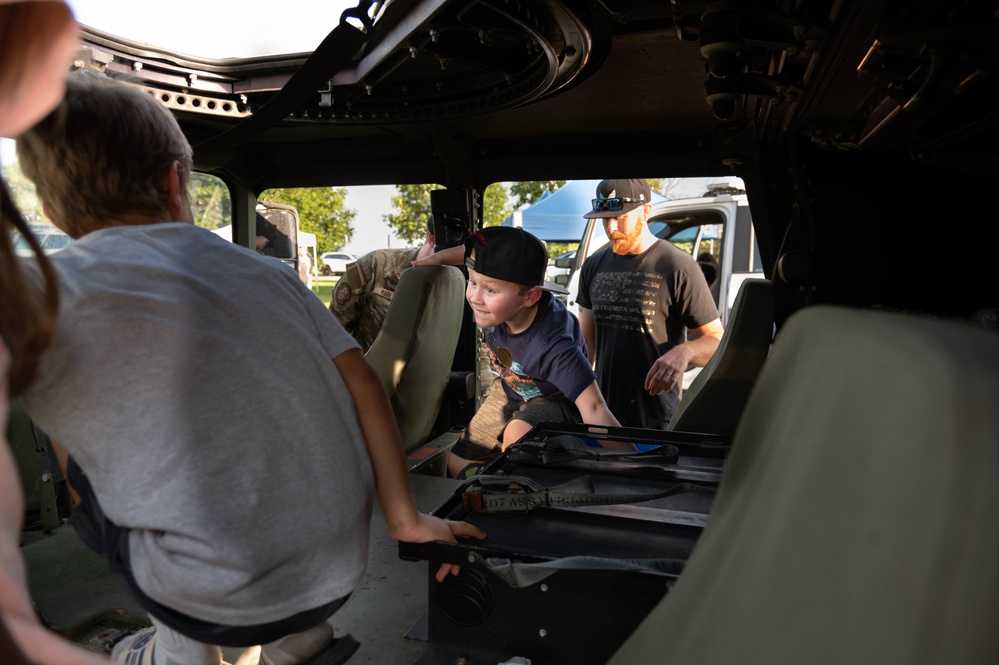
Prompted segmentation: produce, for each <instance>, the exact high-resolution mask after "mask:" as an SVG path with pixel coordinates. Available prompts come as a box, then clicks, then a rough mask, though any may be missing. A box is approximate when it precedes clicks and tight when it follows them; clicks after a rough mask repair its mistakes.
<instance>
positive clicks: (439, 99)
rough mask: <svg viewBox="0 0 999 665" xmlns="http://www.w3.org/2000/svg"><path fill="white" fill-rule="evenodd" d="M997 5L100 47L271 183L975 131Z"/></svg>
mask: <svg viewBox="0 0 999 665" xmlns="http://www.w3.org/2000/svg"><path fill="white" fill-rule="evenodd" d="M362 4H367V3H362ZM978 4H979V5H980V6H979V7H977V8H976V7H975V6H974V3H965V2H960V3H958V2H921V3H912V2H906V3H898V2H889V1H886V0H878V1H875V2H863V3H852V2H830V1H828V0H819V1H808V0H800V1H799V2H758V3H750V2H688V1H682V0H674V1H673V2H666V1H662V0H659V1H653V0H596V2H593V3H588V2H582V1H580V0H478V1H475V2H468V1H466V0H462V1H461V2H458V1H449V0H396V1H394V2H391V3H389V4H388V5H387V6H385V7H384V8H382V11H381V14H380V15H379V16H378V20H377V21H375V22H374V25H370V20H369V19H367V18H366V17H367V14H366V13H365V12H364V11H363V10H361V9H354V10H348V12H346V13H345V17H346V15H347V14H350V15H351V16H352V18H351V20H349V21H348V20H344V21H342V23H343V25H342V27H340V28H339V29H337V30H334V28H337V26H330V30H331V31H332V32H331V34H330V37H328V38H327V40H326V41H325V42H324V43H323V44H322V45H321V46H320V47H319V48H318V49H317V50H316V52H315V53H313V54H311V55H310V54H298V55H297V56H294V55H293V56H274V57H262V58H250V59H230V60H200V59H194V58H191V57H186V56H179V55H172V54H170V53H169V52H166V51H162V50H158V49H155V48H151V47H149V46H146V45H143V44H138V43H128V42H125V41H123V40H121V39H117V38H114V37H112V36H110V35H107V34H104V33H100V32H98V31H96V30H89V29H88V30H87V31H86V42H87V44H88V45H89V46H90V47H91V49H92V50H91V52H90V54H89V56H90V57H89V58H86V59H85V60H86V61H87V62H86V65H87V66H90V67H96V68H100V69H102V70H104V71H107V72H108V73H109V74H111V75H114V76H123V77H124V76H128V77H132V78H133V79H136V80H137V82H139V83H141V84H143V85H145V86H147V87H148V88H149V89H150V90H153V91H155V92H156V94H157V95H158V96H159V97H160V98H161V99H163V100H164V103H165V104H167V105H168V106H169V107H170V108H171V109H172V110H174V111H175V112H176V115H177V117H178V118H179V119H180V121H181V123H182V126H183V128H184V130H185V132H187V134H188V136H189V138H190V140H191V142H192V144H193V145H194V146H195V148H196V150H195V159H196V161H197V163H198V166H199V167H200V168H207V169H210V170H220V171H223V172H226V173H228V174H229V175H230V176H231V177H234V178H236V179H238V180H239V181H240V182H242V183H244V184H246V185H248V186H251V187H255V188H259V189H263V188H266V187H273V186H282V185H300V186H304V185H320V184H336V185H360V184H398V183H406V182H426V181H428V180H430V181H435V182H439V183H442V184H448V185H456V184H458V185H461V184H481V183H488V182H492V181H499V180H507V181H509V180H532V179H549V178H600V177H603V176H604V175H605V174H606V173H607V172H608V171H611V170H614V171H618V170H625V169H627V170H628V171H629V172H636V173H645V174H649V177H651V175H653V174H666V175H669V176H679V175H728V174H730V173H731V170H730V166H731V165H732V164H738V163H739V162H740V160H741V159H743V158H744V156H740V155H739V154H735V155H732V156H730V157H728V163H727V164H726V163H723V159H725V155H724V153H725V150H724V149H722V148H720V146H722V145H723V144H726V143H727V144H731V145H732V146H733V147H732V149H733V150H734V151H735V152H736V153H739V152H740V151H742V150H744V149H746V148H747V146H746V145H742V146H740V145H739V144H740V143H744V140H743V139H740V136H742V135H743V134H746V133H752V135H753V137H754V140H755V137H756V136H759V137H760V138H761V139H762V140H763V141H764V142H777V141H780V140H781V139H782V138H783V137H784V136H786V135H787V134H789V133H790V134H799V135H804V136H808V137H809V138H810V139H811V140H812V141H814V142H817V143H821V144H823V145H826V146H828V147H829V148H831V149H836V150H849V149H853V148H856V147H857V146H858V145H869V146H871V147H877V148H879V149H884V148H891V147H895V146H904V148H905V149H907V150H910V151H912V150H925V151H927V152H929V151H931V150H941V149H943V148H945V147H946V148H948V149H951V150H952V149H953V147H954V145H953V144H954V143H955V142H960V143H961V145H962V146H965V147H967V146H972V145H975V144H976V140H975V139H976V132H980V131H982V125H983V123H988V124H993V123H994V122H995V115H994V113H989V114H981V113H979V112H977V111H974V112H972V113H971V114H970V115H969V116H968V117H967V118H965V119H964V122H962V124H961V132H962V133H960V134H940V133H937V132H936V131H935V130H934V118H935V117H936V116H938V115H940V114H942V113H944V112H946V113H951V114H953V113H956V114H962V113H967V110H966V109H969V108H971V106H972V105H971V103H970V100H971V99H976V98H978V97H981V96H983V95H985V96H987V95H988V93H989V92H991V91H992V90H993V88H994V87H995V81H994V80H991V81H989V80H987V79H988V76H987V75H985V74H987V70H988V68H990V67H991V66H993V65H994V64H995V56H996V48H997V45H996V40H995V39H994V37H995V35H996V32H995V28H994V23H995V19H994V17H993V16H992V10H993V9H994V4H993V3H978ZM362 17H363V18H362ZM364 22H367V23H368V25H366V26H365V29H364V30H360V29H358V28H356V27H352V25H353V24H360V25H363V23H364ZM969 24H970V25H977V26H978V28H977V29H976V30H975V32H973V33H972V32H969V30H968V25H969ZM955 26H958V27H960V29H961V32H960V33H958V32H957V27H955ZM957 34H960V35H961V41H960V42H958V40H957V37H956V35H957ZM969 36H970V38H969ZM874 45H877V48H873V49H872V46H874ZM931 49H936V50H935V51H932V50H931ZM869 51H870V52H869ZM928 51H929V52H928ZM705 54H707V56H708V57H705ZM306 56H309V57H306ZM865 56H866V58H865ZM709 63H710V64H709ZM861 63H864V64H863V65H861ZM858 66H859V71H858ZM708 67H710V69H711V71H712V72H713V74H716V75H718V76H709V75H708V74H707V72H706V68H708ZM993 79H994V77H993ZM941 87H948V89H949V90H951V91H952V92H951V93H950V96H949V97H948V98H947V99H943V98H941V97H940V96H937V97H931V96H930V94H929V93H930V92H932V91H933V90H935V89H940V88H941ZM282 88H283V91H281V92H279V90H281V89H282ZM706 88H707V89H706ZM958 95H960V96H962V97H963V99H962V103H961V104H960V105H957V104H953V101H954V100H953V99H952V98H951V97H955V96H958ZM709 101H710V103H709ZM902 105H905V106H906V107H907V112H906V113H904V114H901V115H904V116H905V117H904V118H898V117H897V116H898V115H900V106H902ZM719 116H721V117H719ZM976 123H977V124H976ZM879 125H880V126H879ZM736 146H738V147H736ZM981 147H982V146H981V145H977V146H976V148H979V149H980V148H981ZM990 148H991V146H990ZM719 155H722V159H720V158H719ZM985 157H991V154H989V155H987V156H983V157H982V159H985ZM986 161H988V162H991V161H992V160H986Z"/></svg>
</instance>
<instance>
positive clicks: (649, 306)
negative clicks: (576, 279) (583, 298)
mask: <svg viewBox="0 0 999 665" xmlns="http://www.w3.org/2000/svg"><path fill="white" fill-rule="evenodd" d="M662 283H663V276H662V275H657V274H656V273H650V272H601V273H598V274H597V275H596V276H594V278H593V284H592V285H591V287H590V294H591V295H590V298H591V300H592V301H593V303H594V304H595V305H596V304H597V303H599V306H598V307H595V308H594V311H593V316H594V318H595V319H596V320H597V321H598V322H599V323H600V324H601V325H604V326H608V327H611V328H619V329H621V330H630V331H634V332H644V331H647V330H650V329H651V328H652V326H653V324H654V322H655V316H656V304H657V303H656V297H657V294H658V293H659V289H660V288H661V287H662Z"/></svg>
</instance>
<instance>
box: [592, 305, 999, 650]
mask: <svg viewBox="0 0 999 665" xmlns="http://www.w3.org/2000/svg"><path fill="white" fill-rule="evenodd" d="M997 404H999V337H997V336H996V335H995V333H994V332H993V331H989V330H982V329H979V328H977V327H975V326H973V325H970V324H967V323H958V322H952V321H940V320H935V319H931V318H928V317H922V316H916V315H911V314H899V313H889V312H884V311H858V310H851V309H846V308H839V307H830V306H813V307H809V308H806V309H804V310H802V311H800V312H798V313H796V314H795V315H794V316H792V317H791V318H790V319H789V320H788V322H787V324H786V325H785V326H784V328H783V329H782V330H781V332H780V333H778V335H777V337H776V339H775V342H774V349H773V352H772V353H771V355H770V358H769V359H768V360H767V363H766V365H765V366H764V368H763V371H762V372H761V373H760V376H759V379H758V380H757V382H756V386H755V387H754V388H753V391H752V394H751V395H750V398H749V402H748V403H747V404H746V410H745V412H744V414H743V418H742V420H741V421H740V423H739V426H738V428H737V430H736V433H735V438H734V440H733V443H732V453H731V456H730V457H729V459H728V461H727V462H726V466H725V470H724V472H723V474H722V478H721V483H720V485H719V488H718V495H717V497H716V499H715V503H714V507H713V509H712V512H711V515H710V517H709V518H708V524H707V527H706V528H705V530H704V532H703V533H702V534H701V536H700V538H699V540H698V542H697V545H696V546H695V548H694V551H693V553H692V555H691V557H690V558H689V560H688V561H687V564H686V567H685V568H684V570H683V572H682V573H681V574H680V577H679V579H678V580H677V582H676V584H675V585H674V586H673V587H672V589H670V591H669V593H667V594H666V596H665V597H664V598H663V600H662V601H661V602H660V603H659V605H657V606H656V607H655V608H654V609H653V611H652V612H651V613H650V614H649V615H648V616H647V617H646V619H645V620H644V621H643V622H642V623H641V624H640V625H639V626H638V628H637V629H636V630H635V632H634V633H632V635H631V636H630V637H629V638H628V640H627V641H626V642H625V643H624V645H622V647H621V648H620V649H619V650H618V652H617V653H616V654H615V656H614V657H613V658H612V659H611V660H610V663H611V664H612V665H631V664H633V663H642V662H653V661H654V662H656V663H665V664H672V663H682V664H683V665H699V664H707V663H710V664H711V665H733V664H736V663H738V664H739V665H763V664H766V665H801V663H809V665H834V664H835V665H842V664H843V663H878V665H902V664H903V663H904V664H905V665H945V664H950V663H961V664H962V665H985V664H994V663H996V662H999V630H996V625H997V624H996V618H997V617H999V565H996V562H997V561H999V528H997V521H996V516H997V515H999V482H997V478H999V438H997V432H999V408H997Z"/></svg>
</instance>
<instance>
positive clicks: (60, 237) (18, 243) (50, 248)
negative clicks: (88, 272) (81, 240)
mask: <svg viewBox="0 0 999 665" xmlns="http://www.w3.org/2000/svg"><path fill="white" fill-rule="evenodd" d="M31 230H32V231H33V232H34V234H35V237H36V238H38V244H39V245H41V247H42V251H43V252H45V253H46V254H52V253H54V252H58V251H59V250H60V249H63V248H65V247H67V246H69V244H70V243H72V242H73V239H72V238H70V237H69V236H68V235H66V234H65V233H63V232H62V231H60V230H59V229H57V228H56V227H54V226H51V225H36V224H32V225H31ZM14 251H15V252H16V253H17V255H18V256H31V255H32V254H33V252H32V251H31V246H30V245H29V244H28V241H27V240H25V239H24V237H23V236H21V235H17V237H16V238H15V239H14Z"/></svg>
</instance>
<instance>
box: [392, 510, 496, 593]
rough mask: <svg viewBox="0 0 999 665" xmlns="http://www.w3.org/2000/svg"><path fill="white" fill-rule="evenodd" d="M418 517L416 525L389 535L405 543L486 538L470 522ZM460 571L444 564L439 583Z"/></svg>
mask: <svg viewBox="0 0 999 665" xmlns="http://www.w3.org/2000/svg"><path fill="white" fill-rule="evenodd" d="M416 517H417V521H416V523H415V524H413V525H411V526H409V527H407V528H405V529H404V530H399V531H398V532H397V533H390V534H389V535H390V536H392V537H393V538H395V539H396V540H399V541H402V542H404V543H429V542H432V541H442V542H445V543H456V542H458V541H457V540H456V539H455V536H461V537H462V538H478V539H479V540H482V539H484V538H485V537H486V534H485V532H484V531H483V530H482V529H480V528H479V527H477V526H475V525H473V524H469V523H468V522H455V521H452V520H444V519H441V518H439V517H434V516H433V515H426V514H424V513H417V514H416ZM460 570H461V566H458V565H456V564H453V563H442V564H441V567H440V568H439V569H438V570H437V575H436V577H437V581H438V582H443V581H444V578H445V577H447V576H448V573H450V574H451V575H457V574H458V573H459V571H460Z"/></svg>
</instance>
